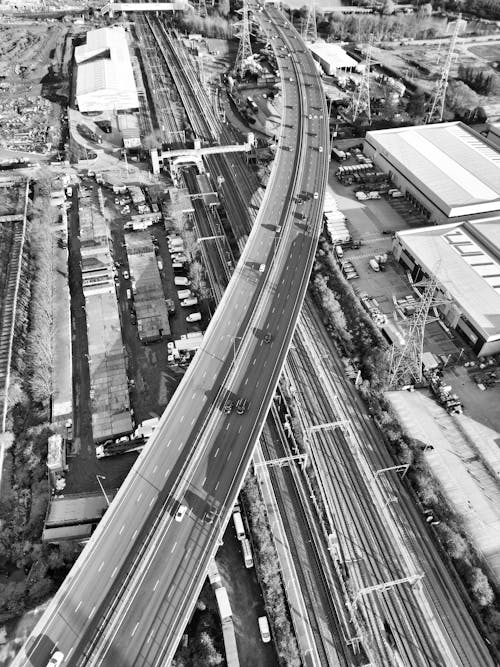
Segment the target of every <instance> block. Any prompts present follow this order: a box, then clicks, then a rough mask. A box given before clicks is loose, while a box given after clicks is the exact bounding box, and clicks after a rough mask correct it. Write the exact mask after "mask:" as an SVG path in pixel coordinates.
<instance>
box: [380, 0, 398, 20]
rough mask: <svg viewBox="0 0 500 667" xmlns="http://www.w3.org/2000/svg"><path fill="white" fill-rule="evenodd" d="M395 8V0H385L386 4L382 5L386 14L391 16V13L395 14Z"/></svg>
mask: <svg viewBox="0 0 500 667" xmlns="http://www.w3.org/2000/svg"><path fill="white" fill-rule="evenodd" d="M395 8H396V7H395V5H394V2H393V0H384V4H383V5H382V13H383V14H384V15H385V16H389V15H390V14H394V10H395Z"/></svg>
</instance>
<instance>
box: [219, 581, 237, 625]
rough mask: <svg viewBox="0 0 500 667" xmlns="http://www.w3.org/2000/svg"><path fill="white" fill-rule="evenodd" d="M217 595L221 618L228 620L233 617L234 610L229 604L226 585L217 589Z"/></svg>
mask: <svg viewBox="0 0 500 667" xmlns="http://www.w3.org/2000/svg"><path fill="white" fill-rule="evenodd" d="M215 597H216V598H217V606H218V607H219V613H220V619H221V621H222V622H224V621H227V620H228V619H229V618H231V617H232V615H233V612H232V610H231V605H230V604H229V598H228V596H227V590H226V589H225V588H224V586H220V587H219V588H216V589H215Z"/></svg>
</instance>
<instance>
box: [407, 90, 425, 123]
mask: <svg viewBox="0 0 500 667" xmlns="http://www.w3.org/2000/svg"><path fill="white" fill-rule="evenodd" d="M406 111H407V113H408V115H410V116H411V117H412V118H415V119H419V118H423V117H424V116H425V92H424V91H423V89H422V88H417V89H416V90H415V92H414V93H413V94H412V95H411V97H410V99H409V101H408V107H407V109H406Z"/></svg>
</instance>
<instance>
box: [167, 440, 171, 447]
mask: <svg viewBox="0 0 500 667" xmlns="http://www.w3.org/2000/svg"><path fill="white" fill-rule="evenodd" d="M171 442H172V440H169V441H168V442H167V449H168V447H170V443H171Z"/></svg>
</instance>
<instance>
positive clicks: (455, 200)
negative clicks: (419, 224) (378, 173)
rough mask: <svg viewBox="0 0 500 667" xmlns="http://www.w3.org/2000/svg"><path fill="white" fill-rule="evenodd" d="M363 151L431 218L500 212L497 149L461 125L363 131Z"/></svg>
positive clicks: (499, 161)
mask: <svg viewBox="0 0 500 667" xmlns="http://www.w3.org/2000/svg"><path fill="white" fill-rule="evenodd" d="M364 152H365V154H366V155H368V156H369V157H371V158H372V159H373V161H374V163H375V165H376V166H377V167H378V168H379V169H382V170H383V171H385V172H389V173H390V174H391V177H392V180H393V181H394V183H395V185H396V186H397V187H398V188H399V189H400V190H402V191H403V192H405V193H406V194H407V195H409V196H410V198H412V199H414V200H415V201H417V202H418V203H419V204H420V205H421V206H422V208H423V209H424V211H425V212H427V214H428V217H429V219H430V220H433V221H435V222H446V221H448V220H449V219H450V218H455V219H456V218H461V219H463V218H470V217H471V216H480V215H484V214H488V213H491V214H495V213H496V212H500V148H499V147H498V146H495V145H494V143H492V142H491V141H489V140H488V139H485V138H484V137H483V136H481V135H480V134H478V133H477V132H475V131H474V130H472V129H471V128H469V127H467V126H466V125H464V124H463V123H439V124H436V125H422V126H419V127H402V128H394V129H389V130H375V131H373V132H367V134H366V139H365V145H364Z"/></svg>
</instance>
